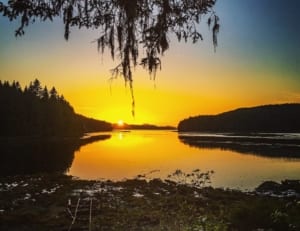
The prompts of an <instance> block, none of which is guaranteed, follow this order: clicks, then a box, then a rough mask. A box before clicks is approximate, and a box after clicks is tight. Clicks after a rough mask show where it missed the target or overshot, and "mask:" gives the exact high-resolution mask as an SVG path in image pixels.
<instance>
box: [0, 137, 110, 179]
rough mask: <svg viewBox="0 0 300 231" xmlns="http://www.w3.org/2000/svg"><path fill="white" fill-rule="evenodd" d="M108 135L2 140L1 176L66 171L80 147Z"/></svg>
mask: <svg viewBox="0 0 300 231" xmlns="http://www.w3.org/2000/svg"><path fill="white" fill-rule="evenodd" d="M108 138H110V135H103V136H97V137H91V138H88V139H85V140H80V139H65V140H40V139H37V140H21V141H17V142H16V141H15V140H14V141H8V142H7V141H1V147H0V150H1V151H0V152H1V154H0V175H2V176H3V175H15V174H34V173H54V172H58V173H65V172H66V171H67V170H68V169H69V168H70V167H71V165H72V162H73V159H74V153H75V151H77V150H79V149H80V147H81V146H83V145H86V144H89V143H91V142H94V141H97V140H101V139H108Z"/></svg>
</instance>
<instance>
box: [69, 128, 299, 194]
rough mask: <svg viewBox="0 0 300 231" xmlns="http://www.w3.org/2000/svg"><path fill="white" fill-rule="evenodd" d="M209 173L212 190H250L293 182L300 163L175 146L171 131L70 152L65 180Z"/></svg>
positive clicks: (124, 135) (124, 136)
mask: <svg viewBox="0 0 300 231" xmlns="http://www.w3.org/2000/svg"><path fill="white" fill-rule="evenodd" d="M197 168H200V169H201V170H203V171H207V170H214V171H215V174H214V176H213V178H212V182H213V186H217V187H231V188H242V189H251V188H253V187H255V186H257V185H258V184H260V183H261V182H262V181H265V180H276V181H279V180H282V179H297V178H299V176H300V160H299V159H295V158H294V157H293V158H289V157H285V158H272V157H270V156H269V157H266V156H260V155H245V154H243V153H242V152H241V151H240V150H238V149H234V148H232V149H229V148H226V149H224V148H222V147H217V148H216V147H214V148H211V147H204V146H196V145H191V144H188V143H187V142H181V139H178V134H177V133H176V132H171V131H131V132H113V133H112V136H111V138H110V139H108V140H105V141H103V142H95V143H92V144H89V145H86V146H84V147H82V148H81V150H80V151H77V152H76V155H75V158H74V161H73V164H72V166H71V168H70V170H69V172H68V174H71V175H74V176H78V177H80V178H83V179H99V178H105V179H112V180H120V179H124V178H132V177H135V176H137V175H138V174H144V173H148V172H151V171H152V170H159V172H158V171H154V172H153V173H152V174H151V176H152V177H162V178H165V177H166V176H167V175H168V174H170V173H172V172H174V171H175V170H176V169H181V170H183V171H185V172H191V171H192V170H194V169H197Z"/></svg>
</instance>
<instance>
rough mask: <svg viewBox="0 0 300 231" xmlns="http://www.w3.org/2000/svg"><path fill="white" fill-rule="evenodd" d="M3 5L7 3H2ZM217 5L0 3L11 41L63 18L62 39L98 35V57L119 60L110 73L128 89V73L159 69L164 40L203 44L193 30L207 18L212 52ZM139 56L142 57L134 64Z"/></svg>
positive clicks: (145, 0) (209, 1)
mask: <svg viewBox="0 0 300 231" xmlns="http://www.w3.org/2000/svg"><path fill="white" fill-rule="evenodd" d="M5 2H6V1H5ZM215 2H216V0H91V1H88V0H72V1H71V0H58V1H57V0H10V1H8V2H7V3H4V2H3V1H0V13H1V14H2V15H3V16H5V17H7V18H9V19H10V20H20V26H19V28H17V29H16V32H15V35H16V36H21V35H23V34H24V33H25V32H24V28H25V27H26V26H28V25H29V24H30V23H33V22H35V21H36V20H38V19H39V20H42V21H47V20H50V21H52V20H53V18H55V17H62V18H63V23H64V26H65V32H64V37H65V39H66V40H68V38H69V36H70V33H71V28H72V27H77V28H82V27H83V28H88V29H99V30H100V33H101V35H100V37H99V38H98V39H96V40H95V41H96V42H97V44H98V49H99V51H100V52H102V53H103V52H104V50H105V48H106V47H107V48H109V50H110V53H111V57H112V59H114V58H115V57H117V58H118V59H119V60H120V63H119V65H117V66H116V67H115V68H114V69H112V74H113V76H118V75H122V76H123V77H124V79H125V81H126V82H129V84H130V86H131V85H132V68H133V67H136V66H137V65H138V64H141V65H142V66H143V67H144V68H145V69H146V70H148V71H149V73H150V74H151V75H153V76H154V77H155V73H156V71H157V70H158V69H160V68H161V60H160V56H161V55H163V54H164V52H165V51H166V50H168V49H169V41H170V40H169V35H171V34H175V35H176V36H177V39H178V40H179V41H181V40H184V41H188V40H191V41H192V42H193V43H196V42H197V41H198V40H199V39H201V40H202V39H203V38H202V35H201V34H200V33H199V31H198V29H199V27H198V24H199V23H200V21H201V19H202V18H203V16H204V15H207V23H208V26H209V27H210V26H211V30H212V34H213V44H214V46H217V33H218V31H219V27H220V26H219V18H218V16H217V15H216V14H215V13H214V11H213V6H214V4H215ZM140 51H143V52H141V53H142V54H145V56H144V57H142V58H141V59H140V60H139V54H140Z"/></svg>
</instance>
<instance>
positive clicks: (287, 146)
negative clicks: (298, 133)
mask: <svg viewBox="0 0 300 231" xmlns="http://www.w3.org/2000/svg"><path fill="white" fill-rule="evenodd" d="M178 138H179V140H180V141H181V142H182V143H184V144H186V145H188V146H190V147H195V148H199V149H201V148H209V149H222V150H230V151H234V152H238V153H243V154H252V155H257V156H264V157H272V158H276V157H277V158H300V145H299V142H300V141H299V140H279V139H277V140H276V139H266V138H256V139H255V138H249V137H247V138H243V137H241V138H232V137H187V136H178Z"/></svg>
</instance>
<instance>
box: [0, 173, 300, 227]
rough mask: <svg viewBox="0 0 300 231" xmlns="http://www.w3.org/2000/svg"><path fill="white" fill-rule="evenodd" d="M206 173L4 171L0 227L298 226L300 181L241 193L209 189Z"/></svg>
mask: <svg viewBox="0 0 300 231" xmlns="http://www.w3.org/2000/svg"><path fill="white" fill-rule="evenodd" d="M208 178H209V173H201V172H199V171H194V172H193V173H191V174H184V173H182V172H181V171H179V170H178V171H176V172H175V173H174V174H173V175H171V176H170V178H169V179H168V180H165V181H162V180H160V179H152V180H145V179H144V178H143V177H142V176H140V177H138V178H136V179H131V180H125V181H121V182H111V181H84V180H78V179H74V178H72V177H71V176H66V175H53V174H52V175H27V176H14V177H2V178H0V230H13V231H14V230H18V231H25V230H26V231H27V230H39V231H43V230H54V231H56V230H120V231H124V230H172V231H173V230H207V231H209V230H221V231H224V230H243V231H247V230H285V231H289V230H300V220H299V215H300V198H299V193H300V190H299V186H300V183H299V181H294V182H292V183H291V182H289V183H288V184H290V185H291V184H292V185H294V188H293V190H294V191H293V193H287V194H285V196H282V195H283V194H280V192H279V191H280V190H279V187H277V194H272V193H270V192H266V191H265V190H268V188H270V187H271V186H272V184H271V183H268V184H267V186H266V185H265V186H263V187H261V188H260V190H259V192H252V193H244V192H240V191H234V190H224V189H214V188H211V187H204V186H205V183H206V182H207V180H208ZM197 182H198V183H197ZM278 185H280V184H277V186H278ZM283 185H284V184H283ZM286 185H287V184H285V186H284V187H283V189H284V190H290V191H291V189H289V187H287V186H286ZM271 189H272V187H271ZM278 190H279V191H278ZM296 190H298V191H296Z"/></svg>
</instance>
